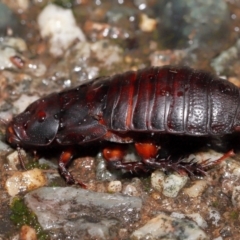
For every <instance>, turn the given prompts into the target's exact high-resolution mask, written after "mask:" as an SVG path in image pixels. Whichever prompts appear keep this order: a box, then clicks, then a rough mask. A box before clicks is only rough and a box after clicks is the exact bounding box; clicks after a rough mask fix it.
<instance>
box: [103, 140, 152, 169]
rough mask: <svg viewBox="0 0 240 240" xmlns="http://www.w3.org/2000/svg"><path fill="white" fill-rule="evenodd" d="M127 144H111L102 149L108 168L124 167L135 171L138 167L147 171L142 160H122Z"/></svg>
mask: <svg viewBox="0 0 240 240" xmlns="http://www.w3.org/2000/svg"><path fill="white" fill-rule="evenodd" d="M127 148H128V146H127V145H125V144H111V145H110V146H108V147H106V148H104V149H103V151H102V153H103V157H104V158H105V160H106V161H107V165H108V168H110V169H124V170H126V171H129V172H137V171H139V170H140V169H141V170H143V171H147V169H146V168H145V165H144V163H143V162H126V163H125V162H123V157H124V155H125V154H126V152H127Z"/></svg>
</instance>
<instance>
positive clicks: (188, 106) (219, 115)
mask: <svg viewBox="0 0 240 240" xmlns="http://www.w3.org/2000/svg"><path fill="white" fill-rule="evenodd" d="M239 103H240V93H239V89H238V88H237V87H236V86H234V85H233V84H232V83H230V82H228V81H226V80H223V79H220V78H218V77H216V76H214V75H212V74H209V73H206V72H203V71H198V70H194V69H191V68H187V67H172V66H165V67H151V68H147V69H142V70H139V71H136V72H135V71H129V72H125V73H123V74H117V75H114V76H111V77H101V78H97V79H95V80H93V81H92V82H89V83H86V84H83V85H80V86H78V87H76V88H73V89H70V90H65V91H62V92H60V93H53V94H50V95H49V96H46V97H44V98H41V99H39V100H37V101H35V102H34V103H32V104H31V105H30V106H29V107H27V109H26V110H25V111H24V112H23V113H21V114H19V115H18V116H16V117H15V118H13V120H12V121H11V123H10V124H9V125H8V127H7V134H6V135H7V141H8V142H9V143H10V144H12V145H14V146H18V147H22V148H25V147H28V148H29V147H30V148H33V149H34V148H39V147H42V148H45V147H49V146H55V147H59V148H62V150H63V151H62V154H61V157H60V160H59V169H60V172H61V174H62V175H63V176H64V177H65V178H66V180H67V182H69V183H72V182H74V179H73V177H72V176H71V174H70V173H69V172H68V171H67V169H66V165H67V163H68V162H69V161H70V159H71V157H72V149H74V148H75V147H76V145H84V144H87V143H88V144H89V143H91V142H100V141H109V142H114V143H117V144H116V145H114V146H113V145H111V144H110V145H111V146H110V147H106V148H104V149H103V156H104V157H105V159H106V160H107V161H108V163H109V164H110V165H111V166H115V167H116V168H124V169H126V170H129V171H135V170H137V169H142V170H149V169H150V170H151V169H157V168H166V169H175V170H177V171H182V170H184V171H187V172H194V171H196V172H197V171H199V172H204V171H205V168H206V166H207V165H208V164H205V165H204V164H202V165H201V164H197V163H184V162H181V161H178V162H177V163H174V162H173V161H171V160H169V159H159V157H158V153H159V149H160V146H161V144H160V143H159V141H158V137H160V136H161V135H162V134H174V135H191V136H215V135H217V136H218V135H219V136H221V135H225V134H230V133H232V132H235V131H239V130H240V107H239ZM140 135H141V137H139V136H140ZM144 136H145V137H144ZM127 143H133V144H134V145H135V148H136V151H137V153H138V154H139V156H140V157H141V159H142V161H140V162H130V163H123V162H122V158H123V155H124V152H125V148H124V146H125V145H126V144H127Z"/></svg>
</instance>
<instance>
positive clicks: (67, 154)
mask: <svg viewBox="0 0 240 240" xmlns="http://www.w3.org/2000/svg"><path fill="white" fill-rule="evenodd" d="M73 153H74V151H73V149H72V148H69V149H67V150H65V151H63V152H62V153H61V156H60V159H59V162H58V168H59V172H60V174H61V175H62V176H63V177H64V178H65V179H66V182H67V183H68V184H75V183H77V184H79V185H80V186H81V187H82V188H86V187H87V186H86V185H85V184H84V183H83V182H81V181H75V179H74V177H73V176H72V174H71V173H70V172H69V171H68V170H67V168H66V166H67V165H68V163H69V162H70V161H71V159H72V156H73Z"/></svg>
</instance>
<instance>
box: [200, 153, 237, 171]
mask: <svg viewBox="0 0 240 240" xmlns="http://www.w3.org/2000/svg"><path fill="white" fill-rule="evenodd" d="M234 155H235V153H234V151H233V150H230V151H228V152H227V153H225V154H223V155H222V156H221V157H220V158H218V159H216V160H214V161H210V160H209V159H207V160H205V161H203V162H202V163H201V167H202V169H203V170H205V171H206V170H208V169H210V168H211V167H213V166H215V165H218V164H220V163H221V162H223V161H225V160H226V159H227V158H229V157H232V156H234Z"/></svg>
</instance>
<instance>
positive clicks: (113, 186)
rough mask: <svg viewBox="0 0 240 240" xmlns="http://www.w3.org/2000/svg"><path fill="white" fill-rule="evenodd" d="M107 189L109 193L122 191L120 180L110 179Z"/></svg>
mask: <svg viewBox="0 0 240 240" xmlns="http://www.w3.org/2000/svg"><path fill="white" fill-rule="evenodd" d="M107 190H108V192H109V193H119V192H121V191H122V183H121V182H120V181H111V182H110V183H109V184H108V188H107Z"/></svg>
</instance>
